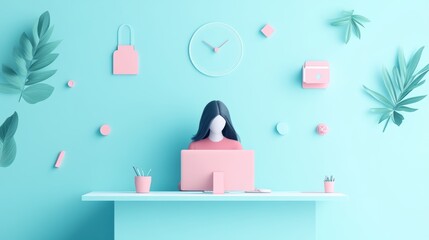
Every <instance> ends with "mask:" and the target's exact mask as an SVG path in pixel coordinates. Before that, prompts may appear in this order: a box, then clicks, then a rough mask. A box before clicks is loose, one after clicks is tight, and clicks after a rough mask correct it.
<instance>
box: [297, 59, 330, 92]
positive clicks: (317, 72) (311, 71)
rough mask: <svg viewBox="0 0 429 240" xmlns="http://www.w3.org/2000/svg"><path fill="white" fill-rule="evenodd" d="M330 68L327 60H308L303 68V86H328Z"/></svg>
mask: <svg viewBox="0 0 429 240" xmlns="http://www.w3.org/2000/svg"><path fill="white" fill-rule="evenodd" d="M329 79H330V70H329V62H327V61H307V62H305V63H304V67H303V70H302V87H303V88H327V87H328V85H329Z"/></svg>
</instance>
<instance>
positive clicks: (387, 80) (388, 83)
mask: <svg viewBox="0 0 429 240" xmlns="http://www.w3.org/2000/svg"><path fill="white" fill-rule="evenodd" d="M383 80H384V86H385V87H386V89H387V91H388V92H389V95H390V99H391V100H392V103H393V102H395V101H396V99H397V98H396V92H395V86H393V83H392V78H391V77H390V75H389V72H388V71H387V69H386V68H383Z"/></svg>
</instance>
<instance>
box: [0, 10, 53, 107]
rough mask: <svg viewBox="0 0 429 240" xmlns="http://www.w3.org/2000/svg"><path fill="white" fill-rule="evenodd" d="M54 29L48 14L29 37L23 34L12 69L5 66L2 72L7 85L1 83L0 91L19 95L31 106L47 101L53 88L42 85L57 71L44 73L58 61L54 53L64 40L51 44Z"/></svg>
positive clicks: (15, 51)
mask: <svg viewBox="0 0 429 240" xmlns="http://www.w3.org/2000/svg"><path fill="white" fill-rule="evenodd" d="M53 30H54V27H53V26H52V27H51V26H50V15H49V12H48V11H46V12H45V13H43V14H42V15H41V16H40V18H39V21H38V22H37V23H36V24H35V25H34V28H33V32H32V34H30V35H27V33H25V32H24V33H22V35H21V38H20V41H19V47H16V48H14V51H13V57H14V64H13V67H11V66H8V65H3V67H2V72H3V76H4V78H5V79H6V83H0V92H2V93H6V94H19V95H20V96H19V101H21V98H24V100H25V101H26V102H28V103H30V104H35V103H38V102H40V101H43V100H45V99H47V98H48V97H49V96H51V94H52V92H53V91H54V87H52V86H51V85H49V84H45V83H41V82H42V81H45V80H47V79H48V78H50V77H52V76H53V75H54V74H55V73H56V72H57V70H45V68H46V67H47V66H49V65H50V64H51V63H53V62H54V61H55V59H57V57H58V54H57V53H52V52H53V51H54V50H55V48H56V47H57V46H58V45H59V44H60V42H61V41H54V42H49V39H50V38H51V35H52V32H53Z"/></svg>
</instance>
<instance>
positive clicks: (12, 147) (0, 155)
mask: <svg viewBox="0 0 429 240" xmlns="http://www.w3.org/2000/svg"><path fill="white" fill-rule="evenodd" d="M17 128H18V114H17V113H16V112H15V113H14V114H12V116H10V117H8V118H7V119H6V121H4V123H3V124H2V125H1V127H0V167H8V166H10V165H11V164H12V162H13V161H14V160H15V157H16V143H15V139H14V135H15V132H16V129H17Z"/></svg>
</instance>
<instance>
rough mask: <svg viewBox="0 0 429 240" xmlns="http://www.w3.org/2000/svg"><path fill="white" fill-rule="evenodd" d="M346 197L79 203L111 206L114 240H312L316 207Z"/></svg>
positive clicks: (138, 198) (192, 195) (159, 195)
mask: <svg viewBox="0 0 429 240" xmlns="http://www.w3.org/2000/svg"><path fill="white" fill-rule="evenodd" d="M345 198H347V196H346V195H345V194H342V193H310V192H307V193H306V192H273V193H226V194H223V195H214V194H211V193H202V192H151V193H147V194H137V193H134V192H90V193H87V194H84V195H83V196H82V201H113V202H114V208H115V219H114V225H115V239H116V240H134V239H135V240H137V239H174V240H181V239H186V240H193V239H195V240H200V239H204V240H211V239H213V240H214V239H216V240H217V239H227V240H228V239H299V240H315V239H316V202H323V201H334V200H341V199H345ZM219 219H222V220H221V221H219ZM262 223H263V224H262ZM261 228H262V229H261ZM159 229H163V230H162V231H160V230H159ZM231 229H233V230H231ZM256 229H257V231H255V230H256ZM222 233H223V235H222ZM227 233H228V234H227ZM172 236H174V237H172Z"/></svg>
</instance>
